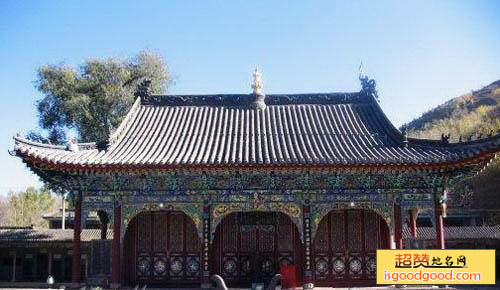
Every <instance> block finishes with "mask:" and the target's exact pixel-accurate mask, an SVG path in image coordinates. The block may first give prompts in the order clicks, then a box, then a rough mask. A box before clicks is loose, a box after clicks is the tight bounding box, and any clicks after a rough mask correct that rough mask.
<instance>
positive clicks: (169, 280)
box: [124, 211, 201, 286]
mask: <svg viewBox="0 0 500 290" xmlns="http://www.w3.org/2000/svg"><path fill="white" fill-rule="evenodd" d="M124 249H125V251H126V252H125V253H124V255H125V259H126V263H127V266H126V269H125V275H126V276H127V278H128V279H126V280H127V281H128V282H129V284H132V285H135V284H136V283H144V284H147V285H158V286H172V285H179V284H181V285H182V284H186V285H196V284H198V283H200V280H201V244H200V241H199V238H198V235H197V232H196V227H195V225H194V223H193V222H192V221H191V219H190V218H189V217H188V216H186V215H185V214H184V213H182V212H163V211H158V212H147V213H141V214H139V215H138V216H137V217H135V218H134V219H133V220H132V221H131V222H130V224H129V228H128V229H127V233H126V236H125V245H124Z"/></svg>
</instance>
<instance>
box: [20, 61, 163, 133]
mask: <svg viewBox="0 0 500 290" xmlns="http://www.w3.org/2000/svg"><path fill="white" fill-rule="evenodd" d="M144 79H149V80H151V92H152V93H156V94H162V93H164V92H165V90H166V89H167V87H168V85H170V83H171V77H170V74H169V71H168V68H167V66H166V63H165V60H164V59H163V58H162V57H161V56H159V55H158V54H156V53H153V52H150V51H142V52H140V53H139V54H138V55H137V56H135V57H134V58H131V59H126V60H119V59H104V60H101V59H92V60H88V61H86V62H84V63H83V64H82V65H81V66H79V67H78V69H74V68H72V67H68V66H65V65H44V66H42V67H40V68H39V69H38V75H37V80H36V82H35V86H36V88H37V89H38V90H39V91H40V92H41V93H43V95H44V97H43V98H42V99H41V100H39V101H38V103H37V109H38V114H39V115H38V117H39V124H40V127H41V128H42V129H43V130H44V131H45V133H46V134H42V132H31V133H30V134H28V138H30V139H34V140H37V141H42V142H50V143H64V142H66V141H67V140H66V138H67V137H66V135H67V133H68V130H75V131H76V133H77V135H78V138H79V141H80V142H98V143H106V142H107V140H108V138H109V135H110V134H111V132H112V131H113V130H114V129H115V128H116V127H117V126H118V125H119V124H120V122H121V120H122V119H123V117H124V116H125V115H126V113H127V111H128V110H129V108H130V107H131V105H132V104H133V102H134V99H135V97H134V92H135V90H136V87H137V85H138V84H139V83H140V82H141V81H142V80H144ZM45 136H46V137H45Z"/></svg>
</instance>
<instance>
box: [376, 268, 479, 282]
mask: <svg viewBox="0 0 500 290" xmlns="http://www.w3.org/2000/svg"><path fill="white" fill-rule="evenodd" d="M384 281H388V282H394V283H396V282H400V281H409V282H411V281H413V282H424V283H427V282H435V281H481V273H467V272H457V273H453V270H450V271H449V272H438V273H436V272H424V271H422V270H419V271H418V272H387V271H384Z"/></svg>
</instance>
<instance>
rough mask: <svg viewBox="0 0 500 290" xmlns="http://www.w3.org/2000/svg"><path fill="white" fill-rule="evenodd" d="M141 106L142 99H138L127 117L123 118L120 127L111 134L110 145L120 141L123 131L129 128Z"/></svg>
mask: <svg viewBox="0 0 500 290" xmlns="http://www.w3.org/2000/svg"><path fill="white" fill-rule="evenodd" d="M140 105H141V98H140V97H137V98H136V99H135V101H134V104H133V105H132V107H130V110H129V111H128V113H127V115H125V118H123V120H122V122H121V123H120V125H119V126H118V127H117V128H116V129H115V130H114V131H113V132H112V133H111V134H109V139H108V140H109V144H110V145H111V144H113V143H115V142H116V140H118V139H119V137H120V135H121V133H122V131H123V130H124V129H126V128H127V126H128V124H129V123H130V122H131V119H132V117H133V116H134V115H135V114H136V113H137V111H138V110H139V107H140Z"/></svg>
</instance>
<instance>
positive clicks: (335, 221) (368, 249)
mask: <svg viewBox="0 0 500 290" xmlns="http://www.w3.org/2000/svg"><path fill="white" fill-rule="evenodd" d="M388 245H389V234H388V228H387V225H386V223H385V221H384V220H383V219H382V218H381V217H379V216H378V215H377V214H376V213H374V212H371V211H367V210H343V211H332V212H330V213H329V214H328V215H326V216H325V217H324V218H323V220H322V221H321V222H320V224H319V227H318V231H317V233H316V237H315V239H314V243H313V261H314V264H313V268H314V276H315V282H316V284H317V285H318V286H329V287H341V286H350V285H370V284H375V278H376V277H375V275H376V250H377V248H379V249H381V248H388Z"/></svg>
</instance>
